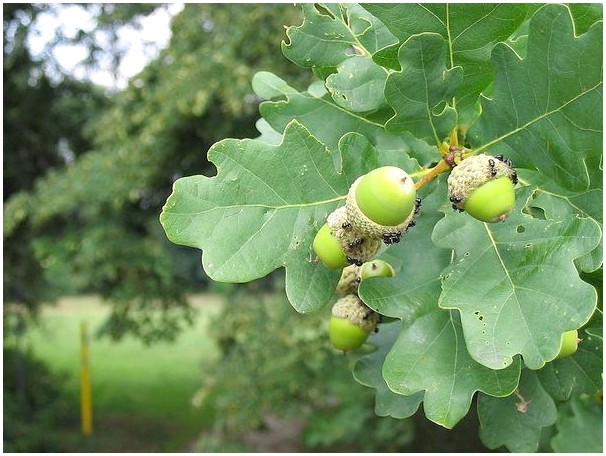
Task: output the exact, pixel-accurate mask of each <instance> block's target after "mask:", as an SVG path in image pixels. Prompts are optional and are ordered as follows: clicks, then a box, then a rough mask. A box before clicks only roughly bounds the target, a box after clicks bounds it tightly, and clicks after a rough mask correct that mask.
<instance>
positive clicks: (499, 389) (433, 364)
mask: <svg viewBox="0 0 606 456" xmlns="http://www.w3.org/2000/svg"><path fill="white" fill-rule="evenodd" d="M430 307H431V309H430V310H428V311H427V312H426V313H424V314H423V315H421V316H419V317H417V318H416V319H415V320H414V321H413V322H412V323H410V324H408V325H404V326H403V328H402V331H401V332H400V335H399V336H398V339H397V340H396V342H395V344H394V346H393V348H392V350H391V351H390V352H389V354H388V355H387V357H386V358H385V363H384V364H383V377H384V378H385V381H386V382H387V385H388V386H389V388H390V389H391V390H393V391H395V392H396V393H398V394H403V395H406V396H409V395H412V394H415V393H417V392H419V391H425V395H424V398H423V410H424V411H425V416H427V418H429V419H430V420H431V421H434V422H436V423H438V424H440V425H442V426H444V427H446V428H448V429H450V428H452V427H454V425H455V424H456V423H458V422H459V421H460V420H461V419H462V418H463V417H464V416H465V415H466V414H467V412H468V411H469V407H470V405H471V399H472V397H473V395H474V394H475V392H476V391H481V392H484V393H486V394H489V395H491V396H506V395H508V394H510V393H511V392H512V391H513V390H514V389H515V388H516V386H517V384H518V376H519V373H520V363H519V362H516V363H514V364H513V365H512V366H510V367H509V368H508V369H503V370H492V369H489V368H487V367H484V366H482V365H480V364H478V363H477V362H476V361H474V360H473V359H472V358H471V357H470V356H469V354H468V352H467V349H466V347H465V340H464V338H463V330H462V328H461V325H460V322H459V319H458V318H457V315H456V312H450V311H445V310H441V309H438V308H436V307H435V305H430Z"/></svg>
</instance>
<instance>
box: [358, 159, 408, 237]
mask: <svg viewBox="0 0 606 456" xmlns="http://www.w3.org/2000/svg"><path fill="white" fill-rule="evenodd" d="M418 204H419V202H418V200H417V198H416V187H415V184H414V182H413V180H412V178H411V177H410V176H409V175H408V173H406V171H404V170H403V169H400V168H397V167H395V166H383V167H381V168H377V169H374V170H372V171H370V172H369V173H367V174H365V175H363V176H360V177H359V178H358V179H356V180H355V181H354V183H353V184H352V186H351V187H350V189H349V193H348V195H347V202H346V208H347V218H348V220H349V222H350V223H351V225H352V226H353V227H354V228H355V229H357V230H358V231H361V232H363V233H365V234H367V235H368V236H369V237H371V238H375V239H380V240H382V241H383V242H385V243H386V244H391V243H395V242H399V241H400V236H401V235H402V234H403V233H404V232H405V231H406V230H407V229H408V228H409V227H411V226H412V225H413V224H414V222H413V219H414V217H415V215H416V213H417V212H418V210H417V209H418Z"/></svg>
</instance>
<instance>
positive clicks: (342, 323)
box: [328, 294, 380, 352]
mask: <svg viewBox="0 0 606 456" xmlns="http://www.w3.org/2000/svg"><path fill="white" fill-rule="evenodd" d="M379 320H380V316H379V314H378V313H376V312H374V311H373V310H372V309H370V308H369V307H367V306H366V305H365V304H364V303H363V302H362V300H361V299H360V298H358V296H356V295H355V294H349V295H346V296H344V297H342V298H341V299H339V300H338V301H337V302H336V303H335V304H334V305H333V308H332V315H331V317H330V322H329V325H328V335H329V338H330V343H331V344H332V346H333V347H334V348H336V349H337V350H342V351H344V352H348V351H351V350H356V349H358V348H360V347H361V346H362V345H363V344H364V342H366V339H368V336H369V335H370V333H371V332H373V331H374V330H375V328H376V327H377V325H378V324H379Z"/></svg>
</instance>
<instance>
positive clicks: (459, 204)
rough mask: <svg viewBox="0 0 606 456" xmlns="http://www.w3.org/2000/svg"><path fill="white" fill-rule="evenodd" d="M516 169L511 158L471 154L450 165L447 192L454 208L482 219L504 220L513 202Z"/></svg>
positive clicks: (490, 220) (485, 220)
mask: <svg viewBox="0 0 606 456" xmlns="http://www.w3.org/2000/svg"><path fill="white" fill-rule="evenodd" d="M516 182H517V175H516V172H515V171H514V170H513V169H512V168H511V161H509V160H507V159H505V158H503V157H501V156H498V157H492V156H490V155H486V154H479V155H472V156H471V157H468V158H466V159H465V160H463V161H462V162H461V163H459V164H458V165H457V166H455V167H454V168H453V170H452V171H451V173H450V176H448V193H449V196H450V201H451V202H452V206H453V208H454V209H456V210H459V211H466V212H467V213H469V215H471V216H472V217H474V218H476V219H478V220H481V221H483V222H489V223H492V222H499V221H505V220H506V219H507V216H508V215H509V213H510V212H511V211H512V209H513V207H514V206H515V183H516Z"/></svg>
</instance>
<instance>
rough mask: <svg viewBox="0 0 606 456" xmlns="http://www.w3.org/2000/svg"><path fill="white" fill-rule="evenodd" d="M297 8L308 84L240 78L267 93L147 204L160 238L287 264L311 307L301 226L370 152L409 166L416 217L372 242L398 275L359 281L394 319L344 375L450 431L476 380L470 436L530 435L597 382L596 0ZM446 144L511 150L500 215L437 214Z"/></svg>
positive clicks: (240, 260) (294, 50)
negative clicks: (512, 189) (564, 337)
mask: <svg viewBox="0 0 606 456" xmlns="http://www.w3.org/2000/svg"><path fill="white" fill-rule="evenodd" d="M302 10H303V12H304V16H305V17H304V21H303V23H302V24H301V25H300V26H296V27H290V28H289V29H288V32H287V35H288V38H289V41H288V44H283V46H282V49H283V51H284V53H285V55H287V57H288V58H289V59H291V60H292V61H293V62H295V63H296V64H298V65H299V66H302V67H304V68H311V69H312V70H313V72H314V74H315V75H316V76H317V77H318V78H319V80H318V81H316V82H314V83H313V84H311V85H310V86H309V87H308V89H307V90H303V91H301V90H298V89H295V88H294V86H291V85H290V84H289V83H287V82H286V81H285V80H284V79H282V78H281V77H278V76H276V75H274V74H271V73H268V72H262V73H258V74H257V75H256V76H255V78H254V80H253V88H254V90H255V92H256V94H257V95H258V96H260V97H262V98H263V99H265V100H266V101H265V102H263V103H262V104H261V106H260V113H261V115H262V117H263V119H262V120H260V121H259V122H258V124H257V125H258V129H259V132H260V133H261V136H260V138H259V139H258V140H241V141H237V140H226V141H223V142H220V143H218V144H216V145H215V146H214V147H213V148H212V150H211V151H210V153H209V159H210V160H211V161H213V162H214V163H215V165H216V166H217V169H218V174H217V176H215V177H212V178H207V177H201V176H195V177H191V178H186V179H181V180H179V181H177V182H176V184H175V187H174V192H173V195H172V196H171V197H170V198H169V200H168V202H167V205H166V206H165V210H164V212H163V215H162V218H161V219H162V222H163V224H164V227H165V229H166V231H167V234H168V235H169V237H170V238H171V239H172V240H173V241H174V242H177V243H182V244H186V245H191V246H196V247H198V248H200V249H202V250H203V263H204V266H205V270H206V271H207V272H208V273H209V274H210V275H211V276H212V277H214V278H216V279H219V280H228V281H245V280H252V279H254V278H256V277H261V276H263V275H265V274H268V273H269V272H271V271H272V270H274V269H276V268H280V267H285V268H286V288H287V294H288V296H289V299H290V302H291V304H292V305H293V306H294V307H295V308H296V309H298V310H300V311H303V312H307V311H312V310H316V309H319V308H320V307H322V306H323V305H324V304H325V303H327V302H328V301H329V299H330V298H331V296H332V292H333V290H334V285H335V283H336V279H337V278H338V274H336V273H334V272H331V271H328V270H327V269H326V268H323V267H322V265H319V264H317V263H314V261H313V255H312V253H311V251H310V243H311V239H312V238H313V235H314V234H315V232H316V231H317V229H318V228H319V227H320V226H321V225H322V224H323V223H324V221H325V217H326V215H327V214H328V213H329V212H330V211H332V210H333V209H334V208H336V207H337V206H339V205H340V204H342V203H343V199H344V197H345V195H346V193H347V191H348V188H349V185H350V184H351V183H352V182H353V180H355V178H356V177H357V176H359V175H361V174H364V173H366V172H368V171H370V170H371V169H373V168H374V167H376V166H379V165H381V164H397V165H398V166H401V167H403V168H404V169H406V170H407V171H408V172H409V173H411V174H412V175H413V176H414V179H415V180H417V181H420V179H421V178H423V177H425V179H427V182H426V181H425V180H423V181H422V182H420V183H419V182H418V186H419V189H418V196H420V197H421V199H422V201H423V204H422V207H421V212H420V214H419V216H418V217H417V220H416V226H415V227H414V228H412V229H411V230H410V231H409V232H407V233H405V235H403V236H402V239H401V241H400V242H399V243H398V244H395V245H390V246H388V247H386V248H385V249H384V250H382V251H381V252H380V254H379V257H381V258H383V259H386V260H388V261H390V262H391V263H392V265H393V266H394V267H395V269H396V271H397V275H396V276H395V277H393V278H373V279H370V280H365V281H363V282H362V283H361V285H360V287H359V291H358V292H359V295H360V297H361V298H362V299H363V300H364V302H365V303H366V304H367V305H368V306H369V307H370V308H372V309H373V310H375V311H377V312H379V313H381V314H382V315H385V316H388V317H391V318H395V319H396V320H400V321H396V322H393V323H389V324H384V325H383V326H382V327H381V329H380V331H379V334H377V335H374V336H372V337H371V338H370V339H369V343H370V344H371V345H373V344H374V345H375V346H376V348H377V349H376V350H375V351H374V352H372V353H369V354H366V355H364V356H361V357H360V358H359V359H358V360H357V362H356V365H355V367H354V375H355V377H356V378H357V379H358V381H359V382H361V383H363V384H365V385H368V386H370V387H372V388H374V389H375V390H376V404H375V411H376V413H378V414H380V415H390V416H395V417H406V416H409V415H410V414H412V413H414V411H415V410H416V409H417V407H418V406H419V404H420V402H423V411H424V413H425V415H426V416H427V417H428V418H429V419H430V420H432V421H434V422H436V423H438V424H440V425H442V426H444V427H446V428H452V427H453V426H455V425H456V423H457V422H459V421H460V420H461V419H462V418H463V417H464V416H465V415H466V414H467V412H468V410H469V407H470V405H471V403H472V399H473V397H474V395H476V393H477V392H480V394H479V399H478V403H479V405H478V407H479V411H480V420H481V422H482V438H483V439H484V441H485V442H486V444H487V445H488V446H489V447H491V448H497V447H500V446H503V445H504V446H506V447H507V448H508V449H510V450H513V451H534V450H536V449H537V448H538V445H539V439H540V436H541V430H542V429H544V428H548V427H550V426H552V425H553V424H554V423H555V421H556V413H557V410H556V408H557V407H556V406H557V404H556V402H555V401H568V400H570V398H571V397H572V396H574V395H576V394H581V393H585V394H595V393H596V391H597V390H598V389H599V388H600V378H599V374H600V368H599V363H600V360H601V350H599V346H600V343H601V337H599V335H598V332H596V330H595V328H596V327H597V323H596V322H595V321H592V320H591V319H592V317H594V315H595V310H596V303H597V293H596V289H595V288H594V286H593V285H591V284H589V283H587V282H586V281H585V280H583V279H582V278H581V277H583V278H584V279H586V280H587V274H586V273H593V274H599V272H596V271H599V268H600V267H601V264H602V255H601V248H600V245H601V244H600V243H601V238H602V231H601V222H602V214H601V200H602V187H601V160H602V158H601V131H602V126H601V115H596V113H601V101H602V95H601V85H602V82H601V77H602V76H601V63H600V61H599V59H597V58H596V56H599V55H601V46H602V45H601V39H600V33H601V22H599V21H598V20H597V18H598V17H599V15H597V14H596V9H595V8H573V9H572V10H571V9H569V8H567V7H566V6H563V5H521V4H520V5H509V4H508V5H505V4H504V5H492V4H474V5H468V4H466V5H463V4H460V5H454V4H453V5H450V4H449V5H445V4H427V5H421V4H397V5H395V4H394V5H386V4H368V5H364V7H363V8H362V7H360V6H359V5H353V4H348V5H335V4H328V5H311V4H305V5H303V6H302ZM573 24H576V25H577V32H579V33H583V34H582V35H581V34H579V33H576V34H575V28H574V26H573ZM580 31H582V32H580ZM514 49H515V50H514ZM454 140H456V141H457V143H456V144H452V145H454V146H463V147H466V148H469V149H470V150H472V153H480V152H485V153H492V154H497V153H502V154H504V155H506V156H508V157H509V158H511V159H513V161H514V163H515V166H516V170H517V172H518V175H519V177H520V182H519V185H518V189H517V191H516V193H517V206H516V208H515V210H514V211H513V213H512V214H511V215H510V216H509V219H508V220H507V221H506V222H505V223H499V224H485V223H481V222H478V221H477V220H475V219H472V218H471V217H469V216H468V215H467V214H465V213H456V212H454V211H452V209H451V202H449V200H448V196H447V191H446V182H445V181H446V180H445V179H444V178H443V176H438V174H440V173H441V171H448V169H447V168H448V166H446V164H445V162H444V161H440V160H441V158H442V157H441V156H440V154H439V153H438V147H440V151H441V152H442V153H444V154H445V153H446V152H447V149H448V145H446V146H443V142H444V141H447V142H448V141H454ZM436 163H439V164H438V166H437V168H433V169H430V168H432V166H435V165H436ZM579 271H582V272H583V274H585V275H584V276H580V275H579ZM592 277H593V276H592ZM590 321H591V323H589V328H588V329H587V331H581V333H583V334H585V338H586V340H585V341H584V342H582V343H581V347H580V349H579V351H578V352H577V353H576V354H575V355H574V356H572V357H570V358H567V359H562V360H558V361H555V362H551V361H552V360H553V359H554V358H555V356H556V354H557V353H558V350H559V345H560V338H561V334H562V333H563V332H565V331H568V330H571V329H577V328H582V327H583V326H584V325H587V324H588V322H590ZM592 331H593V332H592ZM519 429H523V431H522V435H521V437H520V438H519V439H516V433H517V432H518V431H519Z"/></svg>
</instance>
